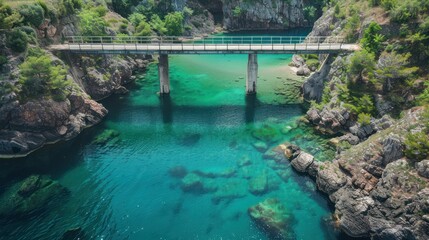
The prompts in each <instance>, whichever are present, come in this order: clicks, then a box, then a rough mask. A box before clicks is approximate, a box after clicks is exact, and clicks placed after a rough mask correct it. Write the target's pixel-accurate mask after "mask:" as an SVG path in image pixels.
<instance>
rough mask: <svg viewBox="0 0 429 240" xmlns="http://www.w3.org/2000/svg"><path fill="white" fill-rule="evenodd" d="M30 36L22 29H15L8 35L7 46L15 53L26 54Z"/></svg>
mask: <svg viewBox="0 0 429 240" xmlns="http://www.w3.org/2000/svg"><path fill="white" fill-rule="evenodd" d="M28 40H29V39H28V36H27V34H26V33H25V32H23V31H21V30H20V29H14V30H12V31H11V32H9V34H7V39H6V46H7V47H8V48H10V49H12V50H13V51H15V52H24V51H25V50H26V49H27V45H28Z"/></svg>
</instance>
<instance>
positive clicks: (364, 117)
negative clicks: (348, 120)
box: [357, 113, 371, 126]
mask: <svg viewBox="0 0 429 240" xmlns="http://www.w3.org/2000/svg"><path fill="white" fill-rule="evenodd" d="M357 122H358V123H360V124H361V125H362V126H367V125H369V124H370V123H371V115H370V114H368V113H359V115H358V120H357Z"/></svg>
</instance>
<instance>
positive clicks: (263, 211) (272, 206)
mask: <svg viewBox="0 0 429 240" xmlns="http://www.w3.org/2000/svg"><path fill="white" fill-rule="evenodd" d="M247 212H248V213H249V216H250V218H251V219H252V220H253V221H254V222H255V223H256V224H257V226H258V227H259V228H261V229H262V230H263V231H265V232H266V234H267V235H268V237H269V238H270V239H294V233H293V230H292V228H291V223H292V221H293V218H292V214H291V213H290V212H289V210H288V209H287V208H286V207H285V206H284V205H283V204H282V203H281V202H280V200H278V199H276V198H269V199H267V200H265V201H263V202H260V203H258V204H257V205H255V206H252V207H250V208H249V209H248V211H247Z"/></svg>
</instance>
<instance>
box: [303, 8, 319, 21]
mask: <svg viewBox="0 0 429 240" xmlns="http://www.w3.org/2000/svg"><path fill="white" fill-rule="evenodd" d="M303 10H304V17H305V19H307V20H308V21H310V22H314V21H316V19H317V15H316V14H317V9H316V8H315V7H314V6H307V7H305V8H304V9H303Z"/></svg>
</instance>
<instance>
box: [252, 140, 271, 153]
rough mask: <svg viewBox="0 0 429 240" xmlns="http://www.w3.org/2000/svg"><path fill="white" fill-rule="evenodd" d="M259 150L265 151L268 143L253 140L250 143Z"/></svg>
mask: <svg viewBox="0 0 429 240" xmlns="http://www.w3.org/2000/svg"><path fill="white" fill-rule="evenodd" d="M252 145H253V147H255V148H256V150H258V151H259V152H265V151H266V150H267V149H268V145H267V144H266V143H264V142H259V141H258V142H255V143H253V144H252Z"/></svg>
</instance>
